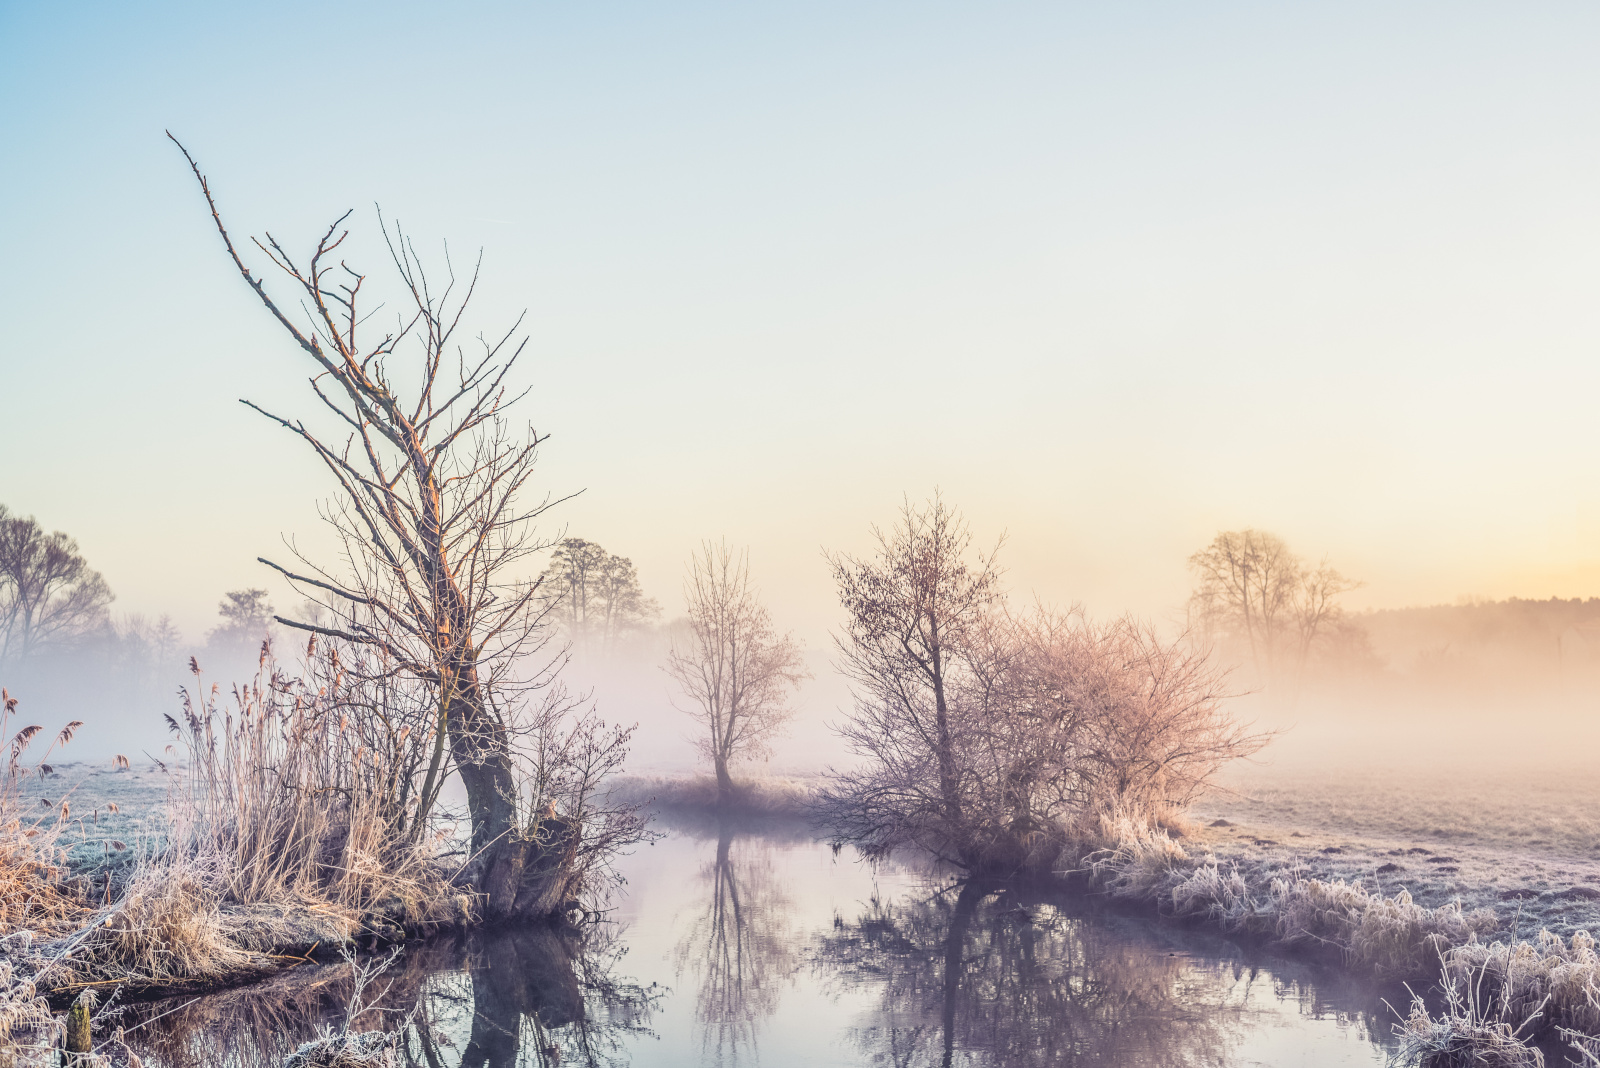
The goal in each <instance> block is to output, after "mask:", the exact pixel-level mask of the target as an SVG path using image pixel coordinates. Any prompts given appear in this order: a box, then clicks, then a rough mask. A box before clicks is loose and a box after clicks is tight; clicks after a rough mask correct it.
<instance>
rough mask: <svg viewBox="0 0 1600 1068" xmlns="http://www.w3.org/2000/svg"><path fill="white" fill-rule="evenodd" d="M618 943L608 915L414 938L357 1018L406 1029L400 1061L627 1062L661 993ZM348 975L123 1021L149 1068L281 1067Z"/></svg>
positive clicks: (321, 1021) (340, 970) (594, 1065)
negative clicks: (579, 922)
mask: <svg viewBox="0 0 1600 1068" xmlns="http://www.w3.org/2000/svg"><path fill="white" fill-rule="evenodd" d="M623 952H624V949H623V947H622V945H621V943H620V941H619V940H618V938H617V936H616V932H615V931H614V930H613V929H611V928H610V927H608V926H607V925H599V926H596V927H590V928H587V929H585V930H584V931H583V932H581V933H580V932H578V931H575V930H572V929H570V928H558V927H549V926H529V927H521V928H515V929H509V930H501V931H493V932H481V933H475V934H474V935H472V936H470V937H464V938H454V939H440V940H437V941H434V942H432V943H425V944H422V945H417V946H412V947H408V948H407V950H406V952H405V954H404V955H403V956H401V957H400V958H399V959H398V960H397V961H396V962H395V963H394V965H393V966H392V967H391V968H390V969H389V971H387V972H386V973H385V974H383V975H381V976H379V977H378V978H377V979H375V980H374V981H373V983H372V985H371V986H370V987H369V988H368V1008H367V1011H366V1012H364V1013H362V1015H361V1016H360V1017H359V1018H358V1019H356V1020H355V1021H353V1026H352V1029H353V1030H357V1031H361V1030H372V1029H385V1030H392V1029H395V1028H396V1027H402V1028H403V1030H404V1034H405V1045H404V1046H403V1048H402V1050H401V1051H400V1053H399V1055H398V1057H397V1059H396V1062H395V1063H396V1064H397V1065H403V1066H405V1068H554V1066H557V1065H562V1066H568V1068H571V1066H582V1068H620V1066H622V1065H626V1064H627V1063H628V1057H627V1055H626V1052H625V1045H626V1043H627V1041H628V1040H629V1039H630V1038H631V1037H632V1036H635V1035H638V1034H641V1033H648V1023H649V1019H650V1014H651V1012H652V1011H653V1010H654V1009H655V1007H656V1004H657V1002H658V1001H659V998H660V996H661V993H660V991H659V990H658V989H656V988H653V987H643V986H640V985H639V984H637V983H635V982H633V981H631V980H628V979H623V978H620V977H619V976H618V974H617V965H618V961H619V958H620V957H621V956H622V953H623ZM352 987H353V982H352V979H351V973H350V968H349V967H348V966H347V965H324V966H321V967H314V968H304V969H297V970H295V971H293V972H289V973H286V974H284V975H281V976H279V977H277V978H276V979H274V980H272V981H270V982H267V983H264V984H259V985H257V986H253V987H244V988H240V989H238V990H233V991H225V992H223V993H220V994H214V995H210V996H208V997H205V998H198V999H189V1000H185V1001H174V1002H168V1003H162V1002H155V1003H151V1004H148V1005H140V1006H136V1007H132V1008H130V1009H129V1010H128V1012H127V1014H126V1015H125V1016H124V1018H123V1020H122V1021H121V1022H122V1023H123V1025H124V1027H126V1028H128V1029H129V1031H130V1035H129V1039H130V1043H129V1044H130V1045H131V1046H132V1047H133V1048H134V1049H135V1050H136V1051H137V1052H138V1053H139V1054H140V1056H141V1057H143V1058H144V1059H145V1062H146V1064H147V1065H150V1066H152V1068H154V1066H164V1068H218V1066H225V1065H231V1066H237V1068H269V1066H270V1068H279V1066H280V1065H282V1064H283V1062H284V1060H285V1059H286V1058H287V1057H288V1056H289V1054H290V1053H291V1052H293V1051H294V1049H295V1048H296V1047H298V1046H299V1045H300V1044H301V1043H302V1042H305V1041H308V1040H309V1039H311V1038H314V1037H316V1035H317V1033H318V1032H319V1030H320V1029H321V1028H323V1027H325V1026H329V1025H332V1026H338V1025H339V1024H341V1023H343V1021H344V1016H345V1012H346V1009H347V1006H348V1004H349V999H350V994H351V990H352ZM141 1020H146V1021H150V1025H149V1026H143V1025H141V1024H140V1021H141ZM136 1025H139V1026H137V1027H136Z"/></svg>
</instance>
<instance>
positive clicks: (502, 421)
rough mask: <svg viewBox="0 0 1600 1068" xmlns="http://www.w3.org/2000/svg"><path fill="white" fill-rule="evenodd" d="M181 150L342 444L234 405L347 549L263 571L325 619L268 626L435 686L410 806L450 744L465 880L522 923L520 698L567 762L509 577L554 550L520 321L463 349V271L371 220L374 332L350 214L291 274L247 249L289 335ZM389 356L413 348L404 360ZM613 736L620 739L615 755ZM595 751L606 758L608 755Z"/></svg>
mask: <svg viewBox="0 0 1600 1068" xmlns="http://www.w3.org/2000/svg"><path fill="white" fill-rule="evenodd" d="M169 136H170V135H169ZM174 143H177V142H176V139H174ZM178 147H179V149H180V150H182V151H183V152H184V157H185V159H187V160H188V162H189V166H190V168H191V170H193V172H194V175H195V177H196V179H197V180H198V181H199V183H200V188H201V191H202V192H203V193H204V195H205V198H206V203H207V204H208V206H209V207H210V209H211V215H212V219H213V221H214V222H215V223H216V228H217V233H218V234H219V235H220V236H221V238H222V241H223V244H224V246H225V247H226V249H227V252H228V255H229V257H230V258H231V259H232V261H233V263H234V266H235V267H236V268H237V269H238V271H239V273H240V274H241V275H242V276H243V278H244V280H245V282H246V283H247V284H248V285H249V286H250V288H251V290H252V291H253V292H254V293H255V294H256V296H257V298H258V299H259V300H260V301H261V303H262V305H263V306H264V307H265V309H266V310H267V311H268V312H269V313H270V314H271V315H272V317H273V318H274V319H275V320H276V321H277V322H278V324H279V325H280V326H281V327H282V328H283V329H284V331H285V332H286V333H287V334H288V336H289V338H290V339H291V340H292V341H293V343H294V344H295V345H296V346H297V347H298V348H299V349H300V350H301V351H302V352H303V353H304V354H305V355H306V357H308V359H309V361H310V363H311V365H312V369H313V375H312V378H311V380H310V381H311V388H312V391H313V392H314V394H315V395H316V398H317V400H318V401H319V402H320V404H321V406H322V408H323V409H325V410H326V414H327V415H330V416H331V421H332V424H333V426H334V427H335V428H336V431H335V435H336V436H333V435H328V434H326V433H324V432H319V431H318V430H316V429H314V428H313V427H312V426H309V425H308V424H307V423H306V422H304V421H303V420H301V419H297V418H288V417H284V416H279V415H275V414H272V413H270V412H267V411H265V410H263V409H261V408H260V407H258V406H257V405H255V404H253V403H251V402H249V401H245V402H244V403H245V404H247V405H249V407H251V408H253V409H255V410H256V411H258V412H261V413H262V414H263V415H265V416H267V418H269V419H271V420H272V421H273V422H275V423H277V424H278V425H280V426H282V427H283V428H284V429H286V430H288V431H289V432H290V433H291V434H293V435H295V436H296V437H298V438H299V439H301V440H302V441H303V442H304V443H305V444H306V446H307V447H308V448H310V449H311V451H312V452H313V453H314V454H315V455H316V457H317V458H318V459H319V460H320V461H322V463H323V465H324V467H325V468H326V469H327V471H328V473H329V474H330V475H331V476H332V479H333V482H334V486H335V491H336V492H335V497H334V501H333V503H332V504H331V505H330V506H328V507H327V508H326V509H325V512H324V516H325V518H326V519H327V520H328V522H329V523H330V524H331V525H332V527H333V529H334V530H335V532H336V533H337V535H338V537H339V538H340V541H341V543H342V547H343V562H342V566H339V567H337V568H335V567H327V566H319V565H317V564H314V563H312V562H311V561H309V560H307V559H306V558H304V557H303V556H300V555H299V554H298V553H296V556H297V557H299V559H298V561H297V562H296V563H295V564H294V565H293V566H284V565H281V564H278V563H275V562H272V561H269V560H262V563H264V564H266V565H267V566H269V567H271V568H273V569H274V570H276V571H279V572H281V573H282V574H283V575H284V576H285V577H287V578H288V579H289V581H290V582H291V583H292V584H293V585H294V586H295V588H296V590H297V591H299V592H300V593H302V594H303V595H305V596H306V597H308V598H310V599H311V600H313V601H315V602H316V603H318V604H320V606H321V608H322V610H324V611H325V612H326V613H327V615H326V616H325V617H324V621H323V622H307V621H304V620H297V619H291V618H287V617H284V616H278V617H276V618H277V620H278V622H280V623H282V624H283V625H284V626H288V627H294V628H298V629H300V630H306V631H311V632H313V633H317V634H323V635H327V636H329V637H332V638H336V639H339V640H341V641H345V642H349V643H352V644H354V645H358V646H365V647H369V648H371V649H372V650H374V651H377V652H379V653H381V654H382V662H383V663H385V664H387V665H391V666H392V667H391V668H390V669H391V670H395V671H399V672H403V673H405V674H407V675H409V676H410V677H412V678H415V679H418V680H421V681H422V682H423V683H425V684H426V685H427V686H428V687H429V689H430V691H431V693H432V699H433V703H434V706H435V707H434V712H433V715H434V716H435V717H436V718H435V719H434V722H433V724H432V729H431V730H430V731H429V732H428V734H427V736H426V743H425V744H428V745H429V748H430V749H431V754H432V755H431V758H430V760H429V761H428V764H427V770H426V771H425V772H424V773H423V775H422V783H421V785H420V788H419V790H418V794H419V795H420V796H421V797H423V798H431V797H434V796H437V790H438V787H439V785H440V784H441V783H442V781H443V776H444V774H445V772H446V770H447V769H445V768H444V767H443V766H442V758H443V756H444V754H445V752H446V751H448V754H449V757H450V769H449V770H453V771H454V773H455V774H457V775H459V776H460V778H461V782H462V785H463V786H464V787H465V792H466V795H467V804H468V810H469V813H470V816H471V822H472V839H471V845H472V850H473V855H474V859H473V861H472V863H471V864H469V865H468V867H467V869H466V872H465V874H464V878H466V879H467V880H468V881H470V882H472V883H474V884H475V885H476V886H477V887H478V888H479V889H480V890H482V891H483V892H484V893H485V894H486V896H487V898H488V900H487V911H488V912H489V913H490V914H491V915H494V914H509V913H512V912H515V911H523V910H524V906H525V903H526V901H527V900H531V899H532V898H537V897H539V896H540V895H539V894H537V893H535V894H532V898H530V894H529V893H528V892H527V891H528V889H529V888H528V887H527V886H525V885H524V883H525V879H524V874H525V873H526V872H532V871H533V870H534V869H535V868H538V867H540V865H541V863H542V862H540V861H538V859H537V858H538V857H539V856H546V857H548V856H549V855H552V854H554V853H560V852H561V851H562V850H565V849H566V845H565V844H562V843H552V842H551V841H550V840H549V830H548V828H546V829H544V830H541V826H542V825H543V823H544V822H547V821H548V820H549V819H553V818H554V816H555V814H554V812H553V811H551V809H550V805H551V804H552V803H554V801H555V800H557V799H558V798H560V797H561V794H560V793H559V791H558V792H556V793H535V794H534V795H533V796H531V797H527V798H524V797H522V796H521V795H520V794H519V777H521V776H519V767H518V759H517V750H516V745H517V738H518V730H519V726H518V724H519V720H518V716H519V714H520V713H519V709H521V708H522V707H523V706H524V704H525V703H526V702H527V701H530V700H537V701H540V702H542V704H541V707H540V708H539V709H537V710H536V711H535V712H534V713H533V714H532V719H533V721H534V724H535V725H536V727H535V728H533V737H534V738H535V740H536V741H537V743H538V745H537V748H538V752H539V754H541V756H540V757H537V758H536V759H543V757H544V756H547V755H549V754H555V755H554V757H552V759H562V757H561V754H562V753H563V752H568V755H569V756H570V755H571V752H570V751H568V750H563V748H562V746H561V745H560V744H559V742H558V739H557V738H556V737H555V735H554V734H553V733H552V731H554V726H553V723H552V719H551V717H552V715H553V714H554V713H553V711H552V710H560V709H562V708H564V707H565V706H564V705H563V701H564V698H562V696H561V694H560V691H559V688H558V687H552V686H550V685H549V684H551V683H552V681H553V678H552V672H553V670H554V667H555V666H556V665H555V664H553V663H551V662H550V661H548V660H544V661H541V662H542V663H543V664H544V665H545V666H544V667H543V668H542V669H541V670H540V671H538V672H536V673H535V674H533V675H532V676H529V675H527V674H525V672H526V671H527V669H526V667H525V664H526V662H527V658H529V657H531V656H533V655H535V654H537V652H538V650H539V649H540V647H541V646H542V645H543V644H544V643H545V641H546V630H545V628H543V627H542V625H541V623H542V617H541V614H542V611H543V605H542V601H541V600H540V597H539V592H538V589H537V584H536V583H533V582H528V581H524V580H520V579H519V578H518V577H517V576H518V570H519V565H520V564H521V563H522V562H523V561H525V560H527V559H529V558H530V557H531V556H532V555H533V554H535V553H537V552H540V551H542V550H543V549H545V548H548V545H547V543H545V542H543V541H541V540H539V538H538V537H537V536H536V534H535V531H534V528H533V521H534V520H535V519H536V518H537V517H538V516H540V515H541V514H542V513H543V512H544V511H545V510H546V509H547V508H549V507H550V506H551V505H552V503H554V502H552V500H551V499H550V497H549V496H545V497H543V498H542V499H535V500H533V501H532V502H531V503H530V502H529V501H528V500H527V498H526V491H527V488H528V483H529V479H530V478H531V477H532V475H533V470H534V463H535V459H536V455H537V450H538V447H539V445H540V444H541V443H542V442H543V441H544V438H543V437H542V436H540V435H539V434H537V433H535V432H534V430H533V429H532V428H531V427H529V428H527V429H526V430H525V431H524V430H522V429H519V428H518V427H516V426H515V425H514V424H513V422H512V421H511V418H510V409H511V407H512V405H514V404H515V402H516V401H517V400H519V399H520V398H521V397H522V396H523V395H524V393H518V392H514V391H512V389H511V387H510V383H511V381H512V379H511V373H512V371H513V369H514V367H515V366H516V363H517V360H518V358H519V357H520V356H521V354H522V353H523V351H524V348H525V346H526V344H527V340H526V338H525V337H524V338H521V339H518V337H517V331H518V330H519V328H520V324H521V321H522V320H521V317H519V318H518V319H517V320H516V322H515V323H513V324H512V326H511V328H510V329H509V330H507V331H505V332H504V333H500V334H495V335H489V336H486V335H482V334H480V335H478V336H477V337H476V338H475V339H473V340H472V341H470V342H467V343H465V344H463V343H462V341H458V334H459V333H460V331H461V328H462V323H463V320H464V316H465V313H466V311H467V309H468V307H469V305H470V304H471V301H472V297H473V293H474V291H475V289H476V284H477V279H478V271H477V269H476V268H475V269H474V271H473V273H472V275H471V276H470V278H468V279H466V280H465V283H464V284H463V282H462V281H461V280H458V279H457V278H456V277H455V275H454V272H453V270H451V269H450V266H449V261H448V257H447V258H446V262H445V267H446V270H445V283H444V285H443V286H442V288H441V287H438V286H436V285H435V283H434V281H433V280H432V279H431V278H430V276H429V275H428V273H427V272H426V271H425V270H424V268H423V266H422V264H421V263H420V261H419V260H418V257H417V254H416V250H415V248H414V247H413V245H412V242H411V241H410V240H409V239H407V238H406V237H405V235H404V234H403V233H402V232H401V231H400V230H399V228H398V227H396V228H393V229H391V228H390V227H388V226H387V225H386V224H385V225H382V233H383V236H384V239H385V242H386V244H387V247H388V251H389V255H390V259H391V261H392V264H393V267H394V270H395V272H396V275H397V277H398V279H399V282H400V285H401V289H402V290H403V293H404V301H405V305H404V307H405V310H404V312H403V313H402V314H401V315H400V316H399V317H398V318H397V319H396V320H395V321H394V323H393V325H392V327H391V328H390V329H388V330H384V331H377V330H372V328H371V327H369V325H368V324H369V321H370V318H371V316H372V314H374V312H369V311H368V310H367V309H366V307H365V305H364V303H363V301H364V296H363V292H362V289H363V286H364V285H365V282H366V277H365V276H364V275H362V274H361V273H359V272H358V271H356V270H354V269H353V268H351V267H350V266H348V265H347V264H346V263H345V262H344V261H343V260H342V259H340V258H339V249H340V248H341V246H342V245H343V244H344V242H345V240H346V238H347V237H348V231H346V230H344V229H342V227H343V226H344V222H345V220H346V219H347V218H348V217H349V214H350V213H349V212H346V213H345V214H344V215H342V216H340V217H339V219H338V220H336V221H335V222H334V223H333V225H331V226H330V227H328V229H327V230H326V231H325V232H324V233H323V235H322V236H321V238H320V239H319V240H318V241H317V242H316V244H315V246H314V247H313V249H312V251H311V254H310V257H309V259H307V260H305V261H303V263H302V262H301V261H297V260H296V259H295V258H294V257H292V256H291V255H290V254H289V253H288V252H287V251H286V250H285V249H284V248H283V246H282V245H281V244H280V243H279V242H278V241H277V240H276V239H274V238H273V237H272V236H271V235H270V234H267V235H266V237H265V239H264V240H259V239H258V240H254V242H253V243H254V245H255V247H256V249H257V250H258V251H259V252H260V253H261V254H263V255H264V256H266V257H267V259H268V260H269V261H270V262H271V263H272V265H273V266H274V267H275V268H277V269H278V270H279V271H281V272H282V273H283V276H284V277H285V278H286V279H287V280H288V282H289V285H290V288H291V289H292V290H293V291H295V293H296V295H297V296H298V298H299V300H300V302H301V304H302V310H303V312H304V322H303V325H302V323H301V322H297V321H296V319H295V318H293V317H291V315H290V313H289V312H288V311H286V310H285V309H284V307H283V306H282V305H280V304H279V302H278V301H277V300H276V299H275V298H274V297H273V296H272V295H271V294H270V293H269V291H268V289H267V286H266V284H265V283H264V282H263V281H262V280H261V279H258V278H257V277H256V276H255V275H254V274H253V273H252V272H251V270H250V268H249V267H248V266H247V265H246V263H245V261H244V259H243V258H242V255H241V253H240V251H239V249H238V247H237V246H236V245H235V244H234V242H233V239H232V238H231V237H230V236H229V233H228V231H227V229H226V227H225V226H224V225H223V223H222V218H221V216H220V214H219V213H218V209H217V206H216V202H215V200H214V199H213V198H212V194H211V190H210V187H209V185H208V184H207V182H206V179H205V176H204V175H202V174H201V173H200V169H199V167H198V165H196V164H195V162H194V160H193V158H192V157H190V156H189V154H188V151H187V150H184V149H183V146H182V145H179V146H178ZM380 224H381V217H380ZM480 262H481V258H480ZM369 330H372V333H371V334H370V335H369ZM462 340H463V341H464V340H465V339H462ZM469 349H470V352H469V351H468V350H469ZM402 352H408V353H409V354H410V357H409V358H408V359H405V360H404V361H403V363H402V362H401V360H400V354H401V353H402ZM397 363H399V364H400V366H396V364H397ZM541 687H543V689H541ZM537 725H542V728H540V727H538V726H537ZM574 730H576V731H577V732H578V733H579V734H580V735H581V734H582V733H583V731H584V730H587V731H588V732H589V733H588V734H587V735H584V737H586V738H587V739H588V743H587V744H578V746H577V749H578V751H580V752H582V753H586V754H587V755H588V756H589V757H591V758H592V757H594V756H595V753H594V748H593V747H594V746H601V747H602V748H604V745H605V744H609V743H603V742H602V741H601V739H602V735H601V734H600V733H598V727H597V726H596V725H595V724H594V723H592V722H590V723H589V724H588V725H587V727H585V726H584V725H583V724H580V725H579V727H577V728H574ZM625 740H626V735H625V733H624V734H623V735H622V737H621V738H620V740H619V739H617V738H612V739H611V743H614V744H615V745H618V746H620V745H621V744H622V743H623V742H625ZM606 751H607V752H608V753H610V754H611V756H613V757H614V756H615V750H609V749H608V750H606ZM618 759H619V758H618ZM605 762H606V761H605V760H600V763H601V764H604V763H605ZM592 770H593V768H592V767H591V768H590V769H588V770H587V771H579V770H576V769H572V768H565V769H554V770H552V769H549V768H543V767H539V766H536V768H535V774H534V776H533V780H534V781H535V782H542V783H545V784H546V785H548V784H549V783H551V782H555V783H562V782H569V781H572V775H573V774H576V775H577V781H581V782H583V783H584V784H585V785H586V786H592V785H593V783H592V779H591V778H590V775H589V772H590V771H592ZM579 818H582V814H581V813H572V812H569V814H568V815H567V817H565V819H566V821H567V825H568V826H569V827H570V821H571V820H572V819H579ZM626 822H627V821H626V819H625V818H624V819H623V820H622V824H616V825H615V827H621V826H622V825H623V824H626ZM615 827H614V829H615ZM624 836H625V835H624Z"/></svg>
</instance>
